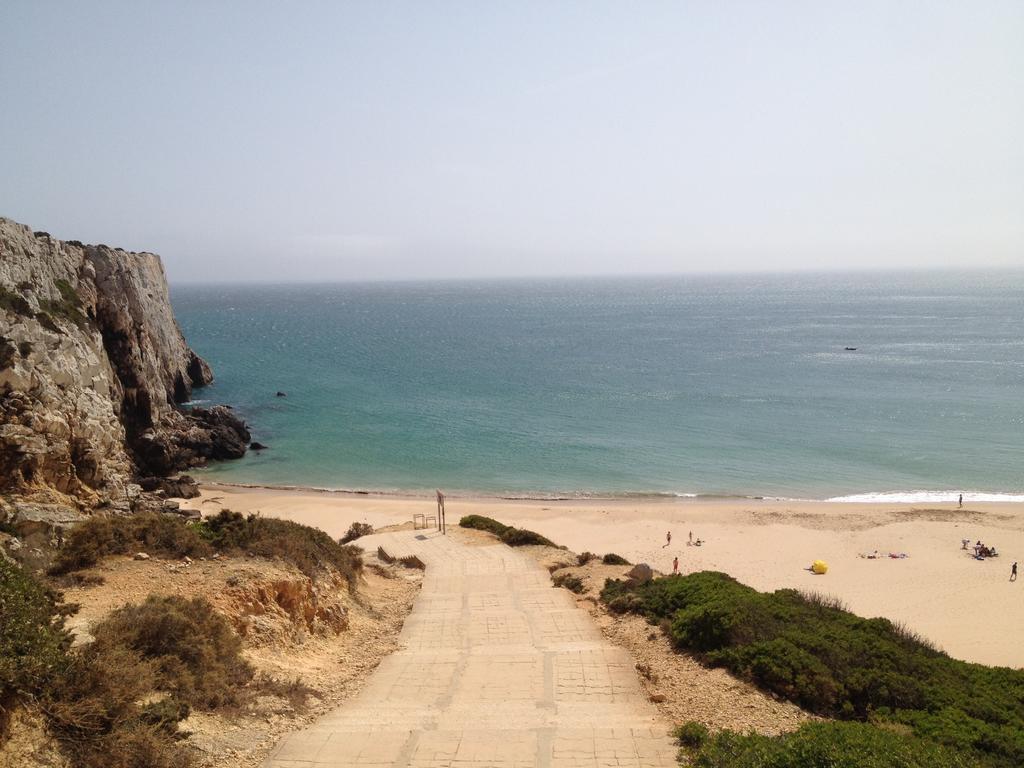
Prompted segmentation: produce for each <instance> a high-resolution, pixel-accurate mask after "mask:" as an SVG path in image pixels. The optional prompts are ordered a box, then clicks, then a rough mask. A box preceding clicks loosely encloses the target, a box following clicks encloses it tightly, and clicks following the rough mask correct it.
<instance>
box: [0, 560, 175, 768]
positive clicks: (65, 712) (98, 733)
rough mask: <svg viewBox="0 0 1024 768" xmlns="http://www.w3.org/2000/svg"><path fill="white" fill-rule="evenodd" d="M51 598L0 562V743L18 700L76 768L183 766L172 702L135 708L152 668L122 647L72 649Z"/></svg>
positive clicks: (148, 686)
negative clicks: (41, 718) (33, 707)
mask: <svg viewBox="0 0 1024 768" xmlns="http://www.w3.org/2000/svg"><path fill="white" fill-rule="evenodd" d="M65 613H66V610H65V607H64V606H62V605H61V604H60V603H59V597H58V596H57V595H56V594H55V593H53V592H52V591H50V590H48V589H47V588H46V587H44V586H43V585H41V584H40V583H39V582H37V581H36V580H35V579H34V578H33V577H31V576H29V575H28V574H27V573H25V572H24V571H23V570H22V569H20V568H19V567H17V566H15V565H12V564H10V563H8V562H7V561H5V560H2V559H0V740H2V738H3V735H4V734H3V731H4V728H5V725H6V722H5V721H6V717H7V715H8V714H9V713H10V711H11V709H12V708H13V707H14V706H17V705H18V703H19V702H20V701H28V700H31V701H34V702H35V703H36V704H37V705H38V706H39V707H40V709H41V710H42V712H43V713H44V714H45V715H46V717H47V721H48V724H49V726H50V728H51V730H52V731H53V733H54V735H55V736H56V737H57V739H58V740H59V742H60V745H61V749H62V751H63V752H64V753H65V754H66V755H67V757H68V758H69V759H70V761H71V763H72V764H73V765H75V766H76V768H150V767H154V768H186V767H187V766H189V765H191V764H192V760H191V754H190V752H189V751H188V750H186V749H185V748H184V747H182V746H181V745H180V744H179V743H178V741H177V739H178V733H177V723H178V721H179V720H181V719H183V718H184V717H186V716H187V715H188V708H187V706H184V705H182V704H180V703H165V702H160V701H157V702H153V703H150V704H145V705H144V704H141V703H140V702H141V701H142V700H144V699H145V698H146V697H148V696H149V695H150V694H151V693H152V692H153V687H154V685H155V683H156V678H155V673H154V669H153V666H152V664H151V663H150V662H148V661H147V660H146V659H144V658H143V657H142V656H141V655H140V654H139V653H137V652H136V651H133V650H131V649H128V648H125V647H124V646H123V645H120V644H116V645H97V644H96V643H93V644H90V645H88V646H85V647H84V648H81V649H78V650H72V649H71V647H70V645H71V642H70V636H69V634H68V633H67V632H66V631H65V629H64V614H65Z"/></svg>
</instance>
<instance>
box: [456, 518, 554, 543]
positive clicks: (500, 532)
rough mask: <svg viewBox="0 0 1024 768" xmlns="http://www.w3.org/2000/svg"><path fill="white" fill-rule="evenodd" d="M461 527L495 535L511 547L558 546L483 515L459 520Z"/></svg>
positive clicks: (541, 537) (526, 531)
mask: <svg viewBox="0 0 1024 768" xmlns="http://www.w3.org/2000/svg"><path fill="white" fill-rule="evenodd" d="M459 525H460V526H461V527H462V528H472V529H474V530H477V531H487V532H488V533H493V534H494V535H495V536H497V537H498V538H499V539H501V540H502V541H503V542H504V543H506V544H508V545H509V546H510V547H525V546H529V545H531V544H533V545H539V546H545V547H554V546H557V545H556V544H555V543H554V542H553V541H551V540H550V539H548V538H545V537H544V536H541V535H540V534H539V533H536V532H534V531H529V530H526V529H525V528H513V527H512V526H511V525H505V524H504V523H499V522H498V521H497V520H494V519H493V518H490V517H484V516H483V515H467V516H466V517H464V518H462V519H461V520H459Z"/></svg>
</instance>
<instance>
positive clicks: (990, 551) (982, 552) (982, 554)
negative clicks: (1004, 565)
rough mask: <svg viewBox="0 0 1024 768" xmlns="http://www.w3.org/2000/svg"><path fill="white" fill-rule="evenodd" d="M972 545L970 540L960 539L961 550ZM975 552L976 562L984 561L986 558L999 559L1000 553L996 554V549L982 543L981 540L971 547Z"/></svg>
mask: <svg viewBox="0 0 1024 768" xmlns="http://www.w3.org/2000/svg"><path fill="white" fill-rule="evenodd" d="M970 543H971V540H970V539H960V549H967V545H968V544H970ZM971 549H973V550H974V559H975V560H984V559H985V558H986V557H999V553H998V552H996V548H995V547H988V546H985V545H984V544H982V543H981V540H980V539H979V540H978V541H976V542H974V546H973V547H971Z"/></svg>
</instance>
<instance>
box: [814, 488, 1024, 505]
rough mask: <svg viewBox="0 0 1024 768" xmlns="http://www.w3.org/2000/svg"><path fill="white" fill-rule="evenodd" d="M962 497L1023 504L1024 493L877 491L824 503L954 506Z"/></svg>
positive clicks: (835, 497)
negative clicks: (951, 504)
mask: <svg viewBox="0 0 1024 768" xmlns="http://www.w3.org/2000/svg"><path fill="white" fill-rule="evenodd" d="M961 493H963V495H964V503H965V504H966V503H967V502H970V501H973V502H982V501H1013V502H1024V493H990V492H987V491H879V492H875V493H854V494H851V495H849V496H834V497H832V498H831V499H825V501H839V502H864V503H871V502H875V503H886V504H901V503H902V504H922V503H931V504H950V503H953V504H955V503H956V502H957V500H958V499H959V498H960V494H961Z"/></svg>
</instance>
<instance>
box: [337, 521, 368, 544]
mask: <svg viewBox="0 0 1024 768" xmlns="http://www.w3.org/2000/svg"><path fill="white" fill-rule="evenodd" d="M372 534H373V526H372V525H370V524H369V523H352V525H350V526H349V527H348V530H347V531H346V532H345V535H344V536H342V537H341V540H340V541H339V542H338V543H339V544H348V543H349V542H352V541H355V540H356V539H361V538H363V536H371V535H372Z"/></svg>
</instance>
